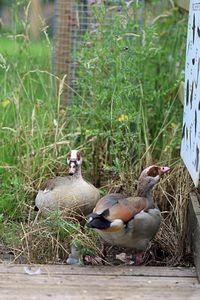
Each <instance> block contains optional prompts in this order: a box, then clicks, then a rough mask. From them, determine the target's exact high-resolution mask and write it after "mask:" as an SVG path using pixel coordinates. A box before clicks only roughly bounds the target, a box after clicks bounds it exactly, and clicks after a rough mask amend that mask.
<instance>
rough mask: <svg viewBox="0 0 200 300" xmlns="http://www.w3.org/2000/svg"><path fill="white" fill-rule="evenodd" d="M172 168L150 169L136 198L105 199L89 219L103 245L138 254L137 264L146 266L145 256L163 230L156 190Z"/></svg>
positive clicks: (140, 179)
mask: <svg viewBox="0 0 200 300" xmlns="http://www.w3.org/2000/svg"><path fill="white" fill-rule="evenodd" d="M169 171H170V168H169V167H159V166H156V165H153V166H150V167H148V168H146V169H145V170H143V171H142V173H141V175H140V177H139V181H138V189H137V193H136V196H134V197H126V196H123V195H121V194H117V193H116V194H108V195H106V196H104V197H103V198H101V199H100V200H99V201H98V203H97V205H96V207H95V208H94V209H93V212H92V213H91V214H90V215H89V216H88V226H89V227H92V228H94V229H95V230H96V231H97V232H98V234H99V235H100V236H101V238H102V239H103V241H105V242H107V243H109V244H111V245H116V246H120V247H126V248H130V249H133V250H134V251H135V254H136V257H135V264H137V265H139V264H141V263H142V262H143V253H144V251H145V250H146V248H147V246H148V244H149V242H150V241H151V240H152V239H153V238H154V236H155V235H156V233H157V232H158V230H159V228H160V223H161V212H160V210H159V209H158V208H157V207H156V206H155V204H154V201H153V197H152V190H153V187H154V186H155V184H156V183H158V182H159V180H160V178H161V176H162V175H164V174H165V173H168V172H169Z"/></svg>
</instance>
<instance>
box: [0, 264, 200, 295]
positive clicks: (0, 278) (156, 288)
mask: <svg viewBox="0 0 200 300" xmlns="http://www.w3.org/2000/svg"><path fill="white" fill-rule="evenodd" d="M38 267H40V269H41V274H39V275H28V274H27V273H26V272H25V271H24V265H8V264H0V299H2V300H8V299H9V300H11V299H12V300H35V299H37V300H38V299H39V300H46V299H54V300H61V299H62V300H65V299H67V300H71V299H72V300H78V299H79V300H82V299H83V300H84V299H87V300H96V299H101V300H122V299H123V300H124V299H125V300H126V299H131V300H132V299H143V300H147V299H148V300H152V299H154V300H155V299H160V300H162V299H167V300H171V299H184V300H186V299H187V300H188V299H189V300H190V299H191V300H196V299H198V300H199V299H200V284H199V283H198V281H197V278H196V271H195V269H194V268H170V267H143V266H141V267H134V266H121V267H116V266H101V267H96V266H95V267H93V266H87V267H71V266H67V265H44V266H37V267H34V269H35V268H36V269H37V268H38ZM34 269H33V270H34Z"/></svg>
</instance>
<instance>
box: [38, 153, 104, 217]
mask: <svg viewBox="0 0 200 300" xmlns="http://www.w3.org/2000/svg"><path fill="white" fill-rule="evenodd" d="M67 163H68V166H69V170H68V176H65V177H61V176H57V177H55V178H52V179H50V180H48V181H47V182H46V183H45V184H44V185H43V187H42V188H41V189H40V190H39V192H38V194H37V196H36V198H35V206H36V207H37V208H38V209H39V211H41V213H42V214H43V215H44V216H47V215H48V214H49V212H50V211H52V210H53V209H56V208H59V209H61V210H62V209H68V210H69V214H70V215H71V213H72V214H73V212H74V213H80V214H83V215H84V216H87V215H88V214H89V213H90V212H91V211H92V209H93V207H94V206H95V205H96V203H97V201H98V200H99V198H100V194H99V191H98V190H97V189H96V188H95V187H94V186H93V185H92V184H90V183H88V182H87V181H85V180H84V179H83V177H82V175H81V164H82V158H81V154H80V151H78V150H72V151H71V152H70V154H69V156H68V159H67Z"/></svg>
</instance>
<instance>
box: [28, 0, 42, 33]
mask: <svg viewBox="0 0 200 300" xmlns="http://www.w3.org/2000/svg"><path fill="white" fill-rule="evenodd" d="M30 27H31V34H32V37H33V39H38V38H39V36H40V32H41V27H42V8H41V0H31V22H30Z"/></svg>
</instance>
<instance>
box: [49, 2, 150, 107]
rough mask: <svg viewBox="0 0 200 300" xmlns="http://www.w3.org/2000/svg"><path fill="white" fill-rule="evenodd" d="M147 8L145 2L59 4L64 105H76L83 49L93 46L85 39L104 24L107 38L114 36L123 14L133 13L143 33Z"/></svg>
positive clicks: (57, 64) (57, 58)
mask: <svg viewBox="0 0 200 300" xmlns="http://www.w3.org/2000/svg"><path fill="white" fill-rule="evenodd" d="M144 4H145V1H144V0H132V1H128V0H112V1H103V0H56V4H55V38H54V41H55V47H54V72H55V74H56V75H57V76H58V77H59V78H60V79H62V78H63V77H64V76H65V85H64V89H63V93H62V99H63V100H62V102H63V103H65V104H74V95H75V94H76V92H77V89H78V87H77V83H78V81H79V80H81V78H79V77H78V75H77V69H78V68H79V67H80V66H79V63H78V59H77V53H78V51H79V50H80V49H82V48H83V47H89V46H90V45H88V44H87V43H84V37H85V36H86V35H87V34H88V33H89V34H93V33H94V34H95V32H97V31H98V30H99V28H100V26H101V25H102V23H103V24H104V34H106V33H105V32H107V33H110V32H112V22H113V18H115V17H116V16H117V15H119V14H120V13H121V12H122V10H126V11H128V12H130V16H131V17H132V18H134V19H135V22H136V23H137V24H138V26H139V29H141V28H142V26H143V19H144ZM135 5H137V10H134V7H135ZM138 7H139V9H138ZM100 10H102V11H103V12H104V13H103V14H102V15H101V17H100V18H102V16H103V20H102V19H100V18H98V12H99V11H100ZM132 30H133V31H134V30H135V29H132Z"/></svg>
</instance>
